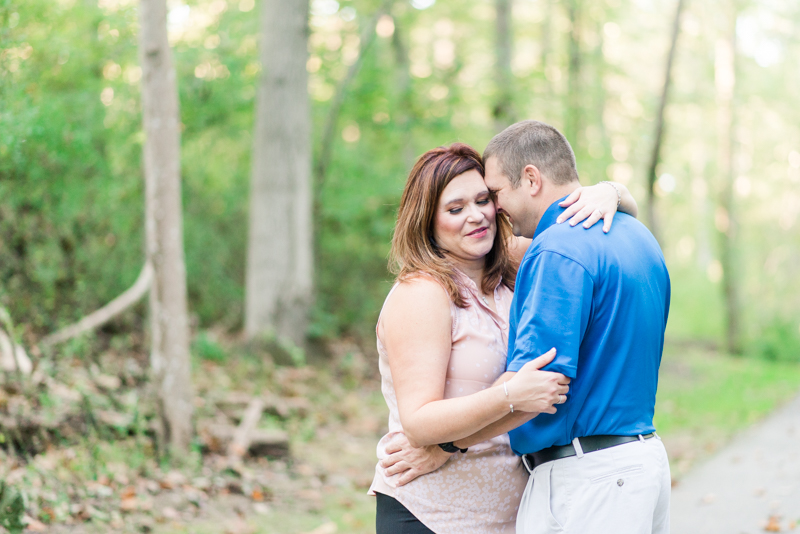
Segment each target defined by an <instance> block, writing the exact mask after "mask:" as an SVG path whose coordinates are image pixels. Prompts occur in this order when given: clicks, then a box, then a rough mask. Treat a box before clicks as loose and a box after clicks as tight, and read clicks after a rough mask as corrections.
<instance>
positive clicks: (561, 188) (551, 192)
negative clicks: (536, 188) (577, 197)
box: [541, 181, 581, 213]
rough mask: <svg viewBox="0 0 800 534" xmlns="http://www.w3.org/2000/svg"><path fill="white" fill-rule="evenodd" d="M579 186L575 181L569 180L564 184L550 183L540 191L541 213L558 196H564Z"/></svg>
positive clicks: (558, 197)
mask: <svg viewBox="0 0 800 534" xmlns="http://www.w3.org/2000/svg"><path fill="white" fill-rule="evenodd" d="M580 186H581V184H580V183H578V182H577V181H575V182H570V183H568V184H565V185H552V186H550V187H548V188H547V189H546V190H545V191H543V192H542V205H541V208H542V213H544V212H545V211H547V208H549V207H550V205H551V204H553V202H555V201H556V200H558V199H560V198H564V197H565V196H567V195H569V194H570V193H572V192H573V191H575V190H576V189H578V188H579V187H580Z"/></svg>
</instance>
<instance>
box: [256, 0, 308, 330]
mask: <svg viewBox="0 0 800 534" xmlns="http://www.w3.org/2000/svg"><path fill="white" fill-rule="evenodd" d="M308 8H309V2H308V0H298V1H295V2H281V1H280V0H264V2H263V3H262V12H261V45H260V52H259V54H260V59H261V65H262V67H263V74H262V75H261V80H260V82H259V87H258V93H257V95H256V119H255V135H254V136H253V137H254V144H253V160H252V161H253V167H252V170H251V178H250V228H249V236H248V247H247V272H246V294H245V335H246V337H247V338H248V339H252V338H253V337H255V336H256V335H259V334H262V333H265V332H271V333H274V334H276V335H277V336H278V337H279V338H284V339H289V340H292V341H293V342H294V343H296V344H302V343H303V340H304V338H305V332H306V328H307V325H308V313H309V307H310V305H311V298H312V289H313V282H312V277H313V232H312V206H313V203H312V196H311V114H310V104H309V98H308V73H307V71H306V62H307V61H308Z"/></svg>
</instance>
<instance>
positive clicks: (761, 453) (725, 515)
mask: <svg viewBox="0 0 800 534" xmlns="http://www.w3.org/2000/svg"><path fill="white" fill-rule="evenodd" d="M671 532H672V533H673V534H756V533H762V532H800V397H797V398H795V399H794V400H793V401H791V402H789V403H788V404H787V405H785V406H783V407H782V408H780V409H779V410H778V411H777V412H775V413H774V414H772V415H771V416H770V417H769V418H768V419H766V420H764V421H762V422H761V423H759V424H757V425H755V426H753V427H751V428H749V429H748V430H746V431H745V432H743V433H742V434H741V435H739V436H738V437H737V438H735V439H734V440H733V441H732V442H731V443H730V444H729V445H728V446H726V447H725V448H724V449H722V450H721V451H720V452H719V453H718V454H716V455H714V456H713V457H712V458H710V459H709V460H708V461H706V462H705V463H703V464H701V465H698V466H696V467H695V468H694V469H693V470H691V471H690V472H689V473H688V474H687V475H686V476H685V477H684V478H683V479H682V480H681V481H680V482H679V483H678V485H676V486H675V487H674V488H673V489H672V528H671Z"/></svg>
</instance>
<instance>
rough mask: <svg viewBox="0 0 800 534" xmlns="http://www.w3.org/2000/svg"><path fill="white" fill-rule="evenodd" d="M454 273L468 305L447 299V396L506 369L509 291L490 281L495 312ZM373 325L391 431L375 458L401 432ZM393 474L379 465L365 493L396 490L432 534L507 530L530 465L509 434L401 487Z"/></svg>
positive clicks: (474, 388) (480, 385) (477, 386)
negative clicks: (514, 447) (449, 324)
mask: <svg viewBox="0 0 800 534" xmlns="http://www.w3.org/2000/svg"><path fill="white" fill-rule="evenodd" d="M459 275H460V278H461V280H462V282H463V286H465V288H466V290H465V293H464V294H465V297H466V298H467V303H468V304H469V306H468V307H467V308H458V307H457V306H455V305H454V304H452V303H451V306H450V308H451V316H452V325H453V326H452V349H451V352H450V362H449V364H448V370H447V378H446V383H445V389H444V398H445V399H449V398H453V397H461V396H464V395H469V394H471V393H476V392H478V391H480V390H482V389H486V388H487V387H489V386H491V385H492V383H493V382H494V381H495V380H496V379H497V377H498V376H500V375H501V374H503V372H505V368H506V351H507V344H508V314H509V309H510V308H509V307H510V305H511V298H512V296H513V293H512V292H511V290H509V289H508V288H507V287H506V286H504V285H498V286H497V288H495V290H494V302H495V307H496V308H497V313H495V312H494V311H493V310H492V309H491V308H489V307H488V306H486V305H485V304H484V303H483V301H482V300H481V299H480V297H479V293H478V288H477V286H476V285H475V283H474V282H473V281H472V280H470V279H469V278H468V277H467V276H466V275H463V274H462V273H459ZM395 287H397V286H395ZM392 291H394V288H392ZM389 295H391V292H389ZM386 298H387V299H388V298H389V296H387V297H386ZM378 323H379V324H380V319H378ZM377 330H378V355H379V360H378V365H379V368H380V373H381V390H382V392H383V397H384V399H386V404H387V405H388V406H389V433H388V434H386V435H385V436H383V438H381V440H380V442H379V443H378V459H382V458H384V457H386V449H385V447H386V443H387V442H389V441H390V440H391V439H392V437H393V436H394V435H395V434H396V433H399V432H403V427H402V425H401V424H400V414H399V412H398V409H397V397H396V395H395V391H394V385H393V381H392V373H391V371H390V369H389V361H388V357H387V354H386V349H385V347H384V345H383V342H382V341H381V338H380V329H377ZM476 430H477V429H476ZM398 477H399V475H394V476H386V474H385V473H384V470H383V468H381V466H380V464H378V465H377V466H376V468H375V478H374V479H373V482H372V486H371V487H370V490H369V493H370V495H374V494H375V493H376V492H377V493H383V494H384V495H388V496H390V497H394V498H395V499H397V500H398V501H399V502H400V503H401V504H403V506H405V507H406V508H408V510H409V511H410V512H411V513H412V514H414V515H415V516H416V517H417V519H419V520H420V521H422V523H424V524H425V526H427V527H428V528H429V529H431V530H432V531H434V532H435V533H436V534H451V533H452V534H484V533H506V534H513V533H514V531H515V521H516V517H517V509H518V508H519V502H520V499H521V498H522V493H523V491H524V490H525V485H526V483H527V482H528V472H527V471H526V470H525V468H524V467H523V465H522V462H521V461H520V458H519V457H517V456H516V455H514V453H513V452H512V451H511V447H510V445H509V440H508V435H507V434H503V435H502V436H497V437H496V438H493V439H490V440H488V441H485V442H483V443H480V444H478V445H475V446H472V447H470V448H469V450H468V451H467V452H466V453H464V454H462V453H455V454H453V455H452V456H451V457H450V459H449V460H448V461H447V463H445V464H444V465H443V466H442V467H440V468H439V469H438V470H436V471H434V472H433V473H429V474H427V475H423V476H421V477H418V478H416V479H415V480H413V481H412V482H410V483H408V484H406V485H405V486H400V487H397V485H396V479H397V478H398Z"/></svg>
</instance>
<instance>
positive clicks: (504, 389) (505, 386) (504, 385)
mask: <svg viewBox="0 0 800 534" xmlns="http://www.w3.org/2000/svg"><path fill="white" fill-rule="evenodd" d="M503 391H505V392H506V398H508V386H507V385H506V383H505V382H503ZM508 407H509V408H511V413H514V405H513V404H511V403H509V404H508Z"/></svg>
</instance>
